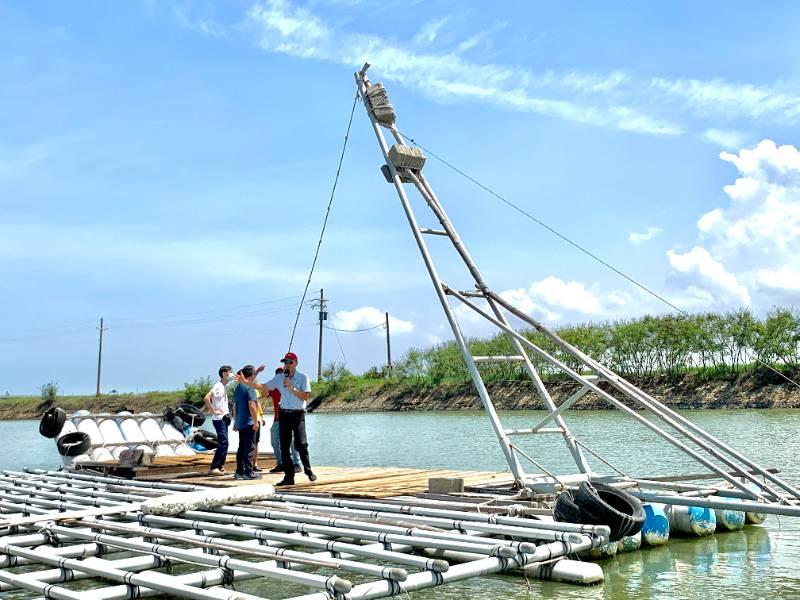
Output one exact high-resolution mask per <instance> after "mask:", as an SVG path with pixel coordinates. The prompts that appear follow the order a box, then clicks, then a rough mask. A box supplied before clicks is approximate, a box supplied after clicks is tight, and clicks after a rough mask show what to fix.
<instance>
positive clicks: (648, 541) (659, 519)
mask: <svg viewBox="0 0 800 600" xmlns="http://www.w3.org/2000/svg"><path fill="white" fill-rule="evenodd" d="M668 541H669V519H668V518H667V515H666V513H665V512H664V505H662V504H645V505H644V525H643V526H642V544H643V545H645V546H661V545H663V544H666V543H667V542H668Z"/></svg>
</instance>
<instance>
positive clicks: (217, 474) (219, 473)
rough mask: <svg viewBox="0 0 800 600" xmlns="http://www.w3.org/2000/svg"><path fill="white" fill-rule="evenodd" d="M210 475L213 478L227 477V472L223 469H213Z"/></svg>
mask: <svg viewBox="0 0 800 600" xmlns="http://www.w3.org/2000/svg"><path fill="white" fill-rule="evenodd" d="M208 474H209V475H211V476H212V477H221V476H222V475H225V471H223V470H222V469H211V470H209V472H208Z"/></svg>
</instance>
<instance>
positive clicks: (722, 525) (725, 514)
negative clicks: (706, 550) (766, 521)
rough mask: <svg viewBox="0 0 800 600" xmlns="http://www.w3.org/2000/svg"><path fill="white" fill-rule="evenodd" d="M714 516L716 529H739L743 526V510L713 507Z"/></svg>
mask: <svg viewBox="0 0 800 600" xmlns="http://www.w3.org/2000/svg"><path fill="white" fill-rule="evenodd" d="M714 516H715V517H716V519H717V531H739V530H740V529H741V528H742V527H744V519H745V516H744V511H741V510H726V509H721V508H717V509H714Z"/></svg>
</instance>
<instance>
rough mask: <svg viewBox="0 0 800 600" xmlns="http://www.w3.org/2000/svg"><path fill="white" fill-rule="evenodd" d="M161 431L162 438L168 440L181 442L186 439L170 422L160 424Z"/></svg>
mask: <svg viewBox="0 0 800 600" xmlns="http://www.w3.org/2000/svg"><path fill="white" fill-rule="evenodd" d="M161 432H162V433H163V434H164V439H166V440H167V441H170V442H182V441H183V440H184V439H186V436H185V435H183V434H182V433H181V432H180V431H178V430H177V429H176V428H175V426H174V425H173V424H172V423H164V424H163V425H161Z"/></svg>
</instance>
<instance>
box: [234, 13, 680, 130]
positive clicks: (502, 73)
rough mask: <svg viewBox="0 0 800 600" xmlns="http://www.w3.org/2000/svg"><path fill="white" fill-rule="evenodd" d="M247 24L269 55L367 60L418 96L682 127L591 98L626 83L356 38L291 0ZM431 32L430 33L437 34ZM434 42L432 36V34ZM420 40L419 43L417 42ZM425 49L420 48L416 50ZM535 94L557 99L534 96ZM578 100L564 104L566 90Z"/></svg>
mask: <svg viewBox="0 0 800 600" xmlns="http://www.w3.org/2000/svg"><path fill="white" fill-rule="evenodd" d="M248 21H249V23H250V24H251V25H253V26H255V27H256V29H257V35H258V43H259V45H260V46H261V47H262V48H264V49H265V50H268V51H271V52H279V53H283V54H289V55H291V56H296V57H298V58H305V59H316V60H323V61H328V62H334V63H337V64H342V65H347V66H349V67H360V66H361V65H363V64H364V62H366V61H369V62H370V63H372V64H374V65H375V69H376V72H378V73H380V74H381V75H382V76H383V77H384V78H386V79H388V80H391V81H396V82H398V83H400V84H402V85H405V86H407V87H410V88H413V89H415V90H418V91H420V92H422V93H424V94H426V95H428V96H430V97H432V98H433V99H435V100H437V101H446V102H452V101H453V100H458V99H460V100H472V101H481V102H488V103H492V104H496V105H499V106H503V107H506V108H510V109H513V110H518V111H523V112H532V113H537V114H541V115H546V116H551V117H557V118H562V119H566V120H570V121H576V122H579V123H586V124H592V125H597V126H602V127H609V128H614V129H619V130H623V131H631V132H637V133H648V134H655V135H677V134H680V133H682V131H683V128H682V127H681V126H680V125H678V124H676V123H673V122H671V121H669V120H667V119H660V118H656V117H653V116H651V115H648V114H645V113H642V112H641V111H639V110H638V109H636V108H633V107H631V106H624V105H619V104H616V103H613V102H608V101H607V99H606V100H603V99H602V98H600V97H599V96H598V97H597V98H596V99H597V100H600V102H598V103H596V104H592V103H591V102H592V101H593V100H594V99H595V98H594V97H592V94H594V93H597V92H600V91H608V90H612V89H615V88H616V87H617V86H618V85H619V84H620V82H621V81H622V80H623V79H624V77H623V76H621V75H620V74H619V73H612V74H611V75H609V76H603V75H593V74H590V75H585V74H580V73H567V74H565V75H556V74H553V73H545V74H544V75H537V74H534V73H531V72H528V71H525V70H524V69H518V68H512V67H507V66H503V65H492V64H477V63H473V62H469V61H467V60H465V59H463V58H462V57H461V56H459V55H458V53H457V52H438V53H437V52H426V51H419V50H418V49H416V48H415V44H413V43H406V44H403V43H398V42H396V41H394V40H391V39H386V38H382V37H380V36H377V35H373V34H364V33H350V32H346V31H343V30H340V29H336V28H334V27H332V26H330V25H329V24H328V23H326V22H324V21H323V20H321V19H320V18H319V17H317V16H316V15H314V14H313V13H312V12H311V11H309V10H308V9H307V8H305V7H303V6H297V5H293V4H291V3H290V2H289V1H288V0H267V1H266V2H264V3H263V4H256V5H254V6H253V7H252V8H251V9H250V10H249V12H248ZM432 31H433V29H431V34H432ZM428 37H430V35H429V36H428ZM418 41H419V40H418ZM417 45H419V44H417ZM533 90H539V91H547V92H548V93H550V94H556V96H550V97H547V96H541V95H534V94H533V93H532V91H533ZM564 91H567V92H569V93H571V94H573V95H574V96H576V97H575V98H572V99H564V98H563V97H562V96H563V92H564Z"/></svg>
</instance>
